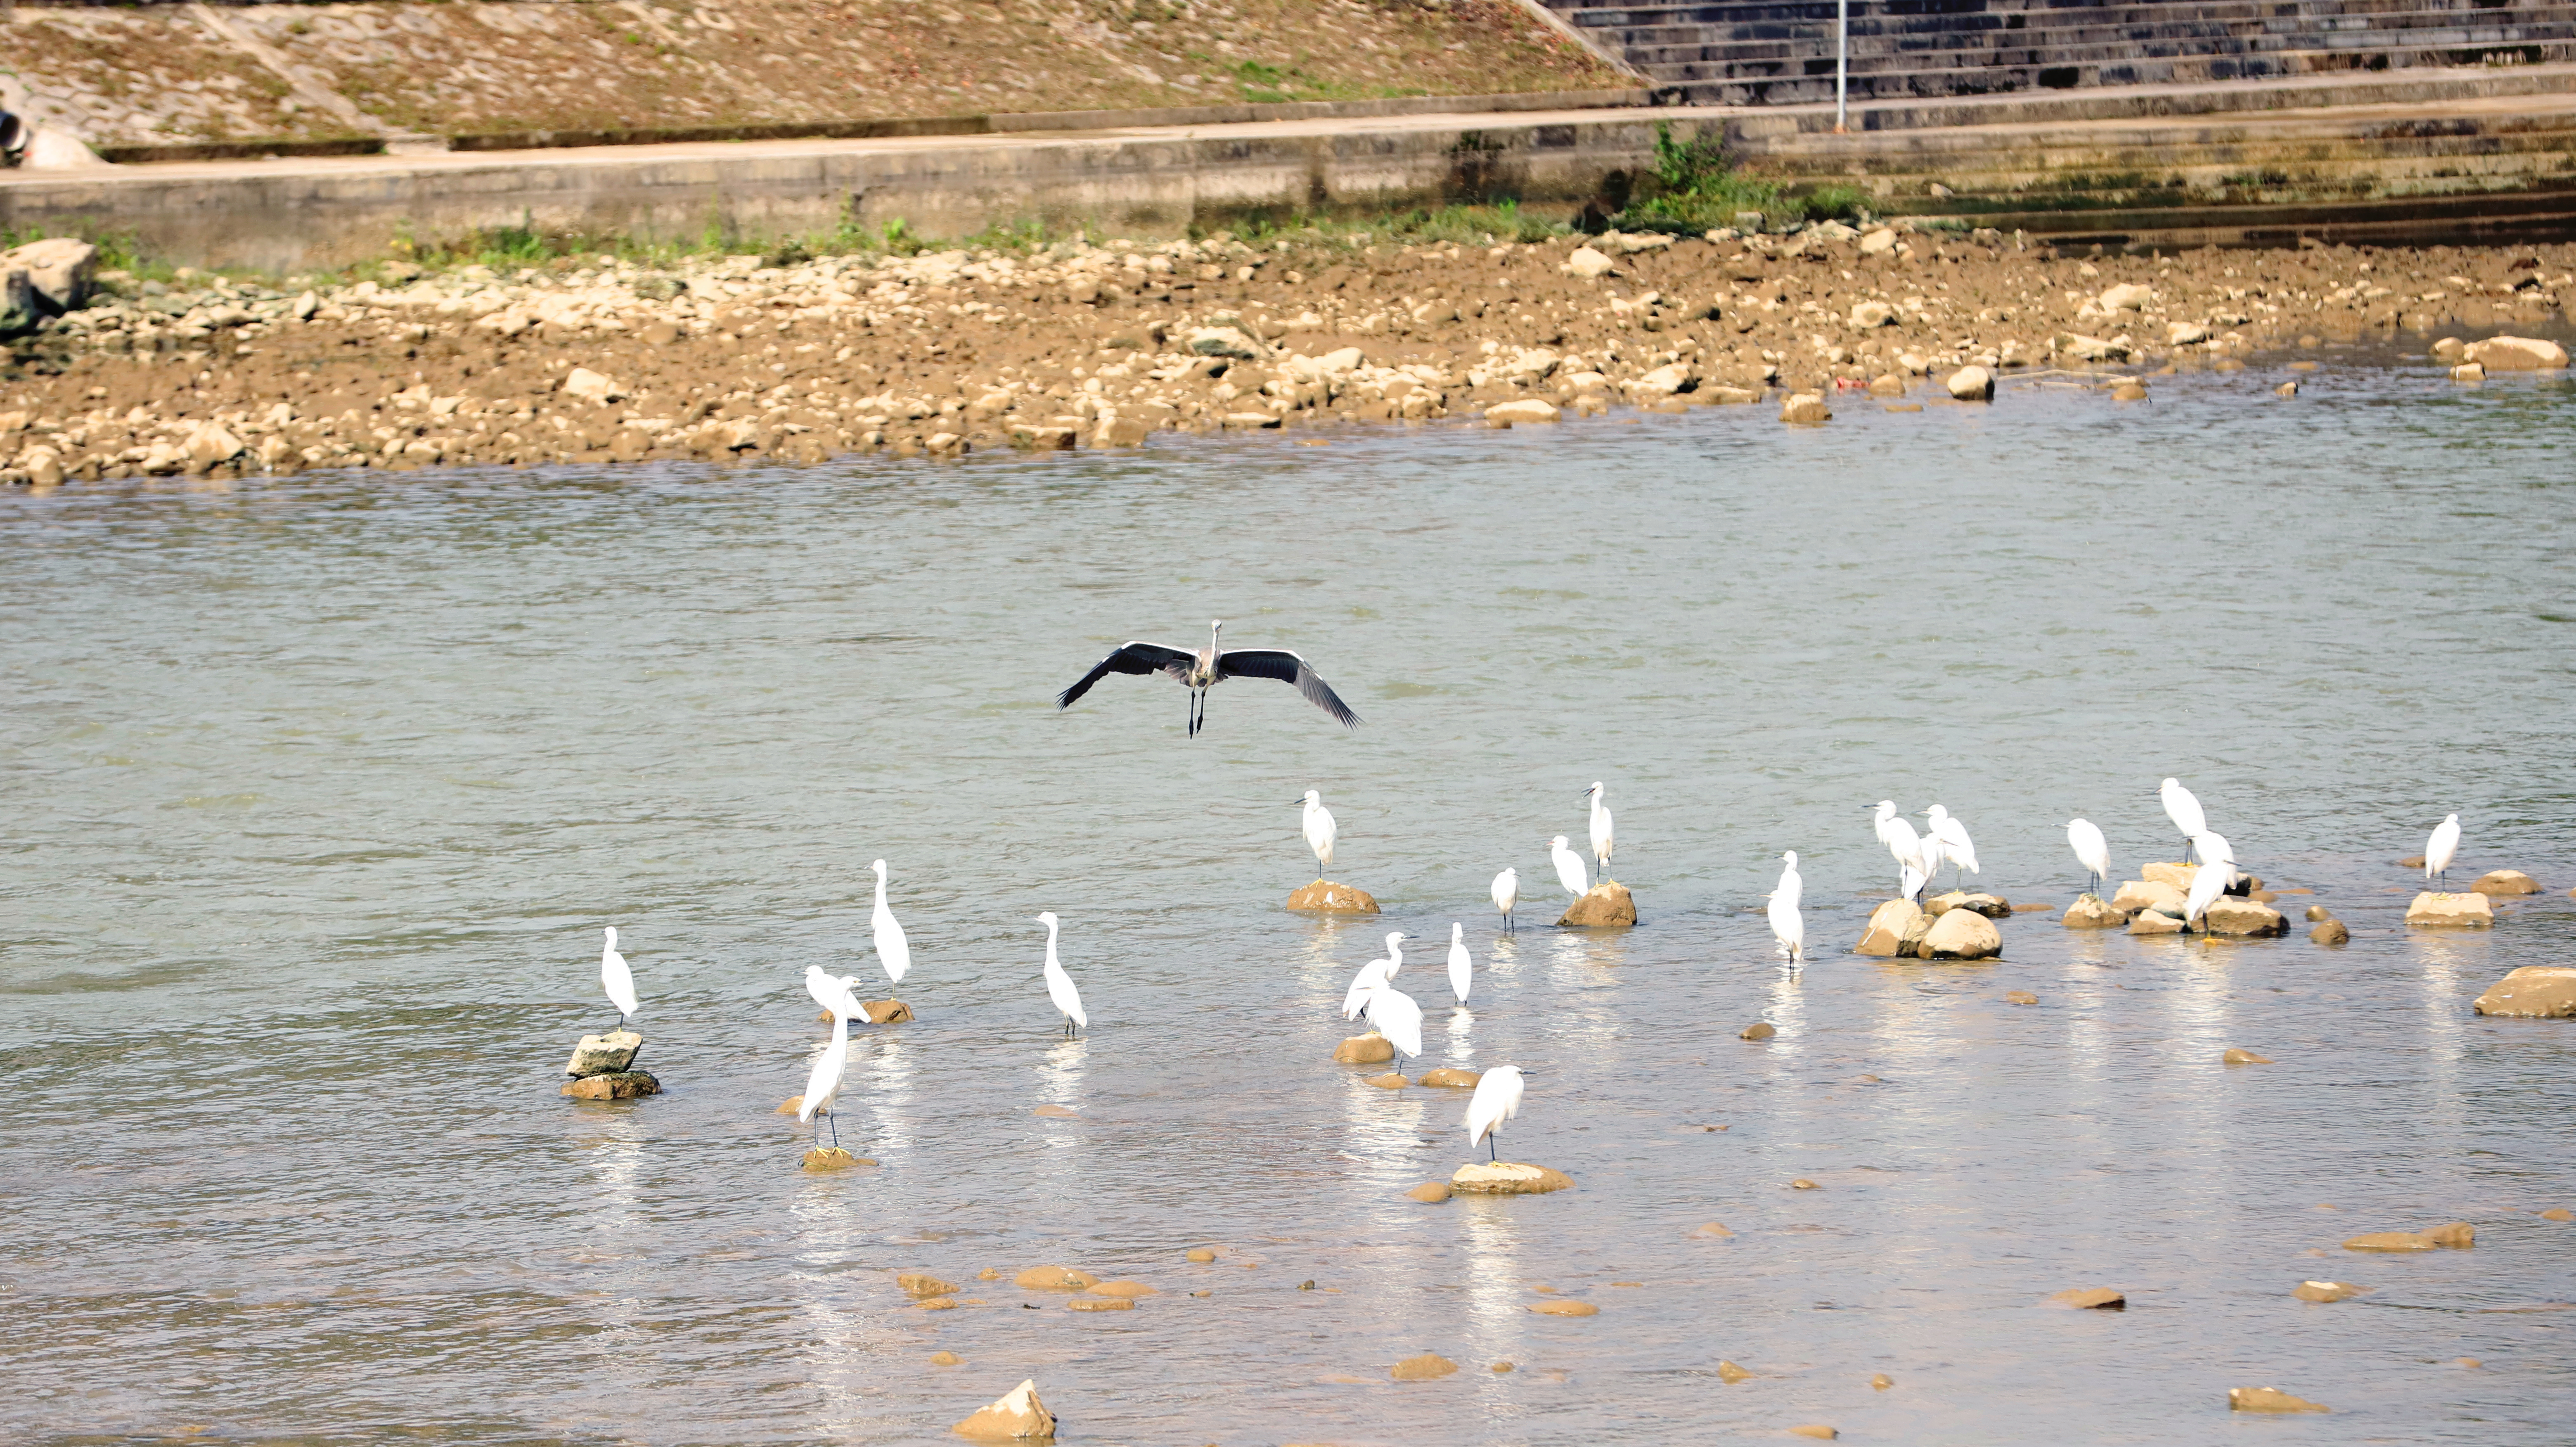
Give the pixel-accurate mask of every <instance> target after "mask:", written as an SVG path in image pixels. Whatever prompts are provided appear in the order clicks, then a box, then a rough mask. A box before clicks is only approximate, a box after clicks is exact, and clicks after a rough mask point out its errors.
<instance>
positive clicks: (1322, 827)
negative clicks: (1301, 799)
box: [1306, 789, 1341, 869]
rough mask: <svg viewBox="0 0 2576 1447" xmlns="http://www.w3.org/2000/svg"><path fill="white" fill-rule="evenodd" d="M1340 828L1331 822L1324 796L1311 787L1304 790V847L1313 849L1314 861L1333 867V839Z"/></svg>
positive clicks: (1319, 864)
mask: <svg viewBox="0 0 2576 1447" xmlns="http://www.w3.org/2000/svg"><path fill="white" fill-rule="evenodd" d="M1340 837H1341V829H1340V827H1339V826H1337V825H1336V824H1334V822H1333V811H1332V810H1330V809H1327V808H1325V807H1324V796H1323V795H1322V794H1319V793H1317V792H1316V791H1314V790H1313V789H1308V790H1307V791H1306V847H1307V848H1309V849H1312V850H1314V851H1315V863H1316V864H1317V865H1318V866H1320V867H1322V868H1325V869H1330V868H1332V867H1333V841H1334V840H1335V839H1338V838H1340Z"/></svg>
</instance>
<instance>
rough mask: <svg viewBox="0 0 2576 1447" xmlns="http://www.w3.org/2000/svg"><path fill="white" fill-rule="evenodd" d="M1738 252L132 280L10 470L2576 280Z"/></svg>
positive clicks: (1754, 381)
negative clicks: (320, 282) (265, 282)
mask: <svg viewBox="0 0 2576 1447" xmlns="http://www.w3.org/2000/svg"><path fill="white" fill-rule="evenodd" d="M1715 236H1716V239H1704V238H1689V239H1683V240H1672V239H1669V238H1665V237H1642V236H1627V237H1621V236H1615V235H1614V236H1610V237H1601V238H1591V239H1586V238H1582V237H1562V238H1554V239H1550V240H1545V241H1540V242H1536V243H1532V244H1510V243H1506V244H1501V245H1493V246H1480V245H1464V244H1458V243H1448V244H1431V243H1419V242H1417V243H1410V244H1397V243H1394V242H1389V241H1384V240H1377V241H1372V240H1371V239H1370V238H1367V237H1365V236H1358V235H1337V236H1333V237H1325V236H1322V235H1318V234H1309V235H1307V236H1305V237H1304V238H1302V239H1300V240H1296V241H1272V242H1268V243H1265V244H1264V245H1262V246H1260V247H1254V246H1251V245H1247V244H1245V243H1243V242H1241V241H1236V240H1231V239H1222V238H1220V239H1215V240H1208V241H1199V242H1175V243H1169V244H1157V245H1151V246H1146V245H1136V246H1128V245H1122V244H1119V243H1111V244H1108V245H1106V246H1091V245H1086V244H1083V243H1060V244H1058V245H1055V246H1052V247H1048V248H1045V249H1043V250H1040V251H1036V252H1032V253H1029V254H1024V255H1009V254H1002V253H997V252H991V251H947V252H937V253H927V254H922V255H916V256H908V257H891V256H846V257H823V258H817V259H812V260H803V261H798V262H796V263H794V264H792V265H781V266H765V265H763V264H762V263H761V261H760V259H758V258H753V257H734V258H711V259H707V260H705V261H700V262H689V263H682V264H678V265H675V266H673V267H671V268H667V269H653V268H645V267H638V266H635V265H631V264H623V263H616V262H613V261H607V260H605V259H602V258H574V259H570V260H567V261H564V262H560V263H557V264H556V265H554V266H550V267H547V268H544V269H527V270H522V271H518V272H514V273H512V274H511V275H508V276H502V275H497V274H494V273H493V272H492V271H491V270H489V269H487V268H483V267H465V268H461V269H457V270H453V271H443V272H438V273H435V274H430V275H417V276H415V275H406V274H405V273H406V272H407V270H408V268H395V269H394V270H392V271H391V272H389V273H387V275H386V279H385V280H382V281H378V280H368V281H361V282H356V283H347V284H336V285H329V286H315V287H312V288H310V289H299V290H293V291H288V290H268V289H264V288H261V287H258V286H254V285H248V284H242V283H236V282H232V281H227V280H220V279H207V278H192V277H183V278H181V279H180V280H179V281H178V282H176V283H173V284H170V285H167V286H165V285H163V284H162V283H149V284H144V283H135V282H133V281H132V280H131V279H119V278H118V277H117V275H116V274H114V273H110V274H109V275H108V276H107V278H105V283H106V288H107V289H106V291H105V292H104V293H103V294H102V295H101V296H100V297H98V298H97V299H96V301H95V302H94V303H93V304H92V305H91V306H89V307H88V308H86V309H84V310H80V311H76V312H73V313H71V314H69V315H67V316H64V317H61V318H58V319H56V320H55V321H53V322H50V323H48V324H47V327H46V330H45V331H43V332H42V333H40V334H38V335H36V336H34V337H30V338H26V339H22V341H21V342H20V343H19V344H18V349H19V364H18V367H17V371H16V375H15V376H14V377H12V378H10V379H8V380H7V381H6V382H5V384H0V458H7V459H9V462H8V464H7V467H6V469H5V471H0V476H5V477H6V478H7V479H8V480H9V481H11V482H20V483H24V482H33V483H36V484H38V485H53V484H54V483H56V482H58V481H60V480H62V479H64V478H94V477H125V476H132V475H137V474H204V473H209V472H211V473H215V474H230V473H239V472H243V471H256V470H275V471H292V470H297V469H303V468H312V467H334V466H339V467H351V466H376V467H384V466H390V467H397V468H402V467H422V466H430V465H435V464H447V465H457V464H465V463H505V464H506V463H516V464H532V463H554V462H575V461H591V462H598V461H606V460H636V459H646V458H695V459H711V460H722V459H747V460H756V459H787V460H797V461H815V460H820V459H823V458H826V457H829V456H833V455H836V454H839V453H843V452H849V451H858V450H875V449H884V450H891V451H893V452H896V453H900V454H910V453H918V452H931V453H941V454H954V453H957V452H961V451H968V450H979V449H992V448H997V447H1011V446H1018V447H1025V448H1059V447H1073V446H1091V445H1129V444H1133V443H1136V442H1139V441H1142V440H1143V439H1144V438H1145V437H1147V436H1149V435H1150V434H1151V433H1152V432H1154V431H1156V430H1160V429H1166V428H1184V429H1193V430H1207V429H1213V428H1219V427H1239V428H1273V427H1289V428H1298V427H1314V426H1324V425H1330V424H1335V423H1345V422H1347V423H1360V422H1386V421H1401V420H1407V419H1433V418H1442V417H1453V418H1454V417H1467V416H1474V415H1480V414H1482V413H1483V412H1484V411H1485V410H1486V409H1487V408H1490V407H1493V406H1495V405H1498V404H1506V403H1516V404H1520V405H1519V406H1517V407H1515V408H1514V409H1513V410H1512V411H1511V412H1507V413H1505V414H1503V415H1505V416H1517V417H1519V418H1521V419H1522V420H1537V419H1538V418H1539V416H1540V414H1543V413H1546V412H1548V411H1550V410H1551V409H1554V410H1557V411H1562V412H1565V413H1583V412H1595V411H1600V410H1604V409H1605V408H1607V407H1608V406H1611V405H1620V404H1627V405H1638V406H1650V407H1660V408H1666V409H1675V408H1685V407H1691V406H1700V405H1709V404H1712V403H1721V404H1722V403H1745V402H1753V401H1757V400H1761V399H1763V398H1764V397H1766V396H1775V397H1776V395H1777V394H1778V393H1780V392H1781V391H1792V392H1819V393H1824V394H1826V395H1828V396H1831V395H1832V394H1833V393H1834V392H1835V391H1836V390H1837V388H1840V389H1842V390H1843V391H1845V392H1849V391H1850V390H1851V389H1856V388H1869V389H1870V390H1872V391H1874V392H1877V393H1880V394H1882V395H1886V396H1890V397H1892V396H1893V394H1895V393H1897V392H1900V391H1902V390H1904V389H1906V388H1908V387H1918V386H1924V385H1926V383H1927V382H1928V383H1939V382H1941V381H1942V380H1943V379H1945V378H1946V377H1947V376H1948V375H1949V374H1951V373H1952V372H1954V371H1955V370H1956V369H1958V368H1960V367H1963V366H1969V365H1982V366H1985V367H1988V368H1992V369H1994V370H1996V371H1997V372H1999V373H2000V374H2001V375H2003V376H2004V377H2005V378H2007V379H2009V378H2010V377H2011V376H2012V375H2013V372H2014V369H2016V368H2021V367H2031V368H2041V367H2071V368H2083V367H2091V368H2098V369H2103V370H2118V371H2120V372H2123V373H2135V372H2142V371H2152V370H2155V369H2158V368H2162V367H2167V366H2171V367H2176V368H2190V367H2202V366H2214V367H2231V366H2239V365H2242V362H2241V361H2239V360H2238V359H2239V358H2241V357H2243V356H2245V355H2247V354H2250V353H2253V352H2257V351H2260V350H2263V349H2266V348H2273V347H2296V346H2299V345H2300V344H2301V343H2302V341H2303V340H2306V341H2307V344H2309V345H2314V344H2315V343H2316V342H2317V341H2331V340H2344V339H2353V338H2358V337H2360V336H2363V335H2364V334H2366V333H2388V334H2402V332H2403V330H2404V329H2408V328H2412V329H2414V330H2415V331H2416V332H2429V331H2431V330H2432V329H2434V328H2437V327H2455V328H2460V329H2466V330H2468V331H2471V332H2475V333H2484V332H2493V331H2502V332H2523V333H2531V332H2542V333H2549V332H2555V331H2556V330H2557V329H2558V328H2559V327H2560V326H2561V325H2563V324H2564V322H2565V321H2566V320H2567V318H2566V314H2565V312H2564V311H2563V310H2562V309H2561V308H2562V306H2563V304H2564V303H2565V302H2566V301H2567V300H2568V299H2569V298H2570V297H2571V296H2576V290H2571V288H2572V287H2576V282H2571V278H2570V275H2569V272H2570V269H2571V267H2576V248H2569V247H2564V246H2548V247H2539V248H2536V249H2534V248H2512V249H2496V250H2466V249H2452V248H2435V249H2432V250H2427V251H2400V250H2378V251H2368V250H2354V249H2344V248H2311V249H2305V250H2295V251H2273V252H2245V251H2235V252H2208V251H2204V252H2193V253H2187V254H2184V255H2180V256H2174V257H2167V258H2162V259H2156V258H2126V257H2100V258H2091V259H2081V258H2071V257H2070V258H2057V257H2053V256H2051V255H2050V254H2048V253H2047V252H2046V251H2044V250H2041V249H2037V248H2030V249H2023V248H2021V247H2018V246H2016V244H2015V243H2014V241H2013V240H2012V239H2011V238H2009V237H2002V236H1995V235H1992V234H1985V235H1981V236H1979V237H1976V238H1963V237H1959V236H1955V235H1952V236H1936V235H1932V234H1928V233H1927V234H1912V233H1907V232H1904V231H1902V230H1890V229H1885V228H1880V229H1876V230H1873V231H1870V232H1866V233H1864V232H1856V231H1853V230H1851V229H1850V228H1847V227H1842V226H1839V225H1830V224H1829V225H1826V226H1822V227H1817V228H1811V229H1809V230H1806V231H1804V232H1802V233H1800V234H1798V235H1794V236H1785V237H1782V236H1753V237H1746V238H1737V237H1734V236H1731V235H1727V234H1725V233H1715ZM1873 384H1874V385H1873ZM1926 395H1929V396H1933V397H1940V398H1946V397H1947V396H1948V393H1947V391H1945V390H1942V389H1941V388H1940V387H1938V386H1931V387H1930V388H1929V390H1928V392H1927V394H1926ZM1539 403H1543V404H1545V406H1533V405H1531V404H1539Z"/></svg>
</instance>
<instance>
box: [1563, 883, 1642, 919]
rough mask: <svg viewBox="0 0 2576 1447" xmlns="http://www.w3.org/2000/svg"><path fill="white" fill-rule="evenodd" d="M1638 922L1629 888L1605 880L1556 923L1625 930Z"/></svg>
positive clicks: (1635, 906)
mask: <svg viewBox="0 0 2576 1447" xmlns="http://www.w3.org/2000/svg"><path fill="white" fill-rule="evenodd" d="M1636 922H1637V901H1635V900H1634V899H1631V898H1629V896H1628V886H1626V885H1624V884H1621V883H1620V882H1619V881H1617V880H1615V879H1605V880H1603V881H1601V882H1600V883H1599V884H1596V885H1594V886H1592V892H1591V893H1589V894H1587V895H1585V896H1583V897H1582V898H1581V899H1578V900H1576V901H1575V902H1574V904H1573V906H1572V907H1571V908H1569V909H1568V910H1566V912H1565V913H1564V914H1563V915H1562V916H1560V917H1559V918H1558V920H1557V923H1558V924H1560V925H1573V926H1577V927H1580V928H1589V929H1616V928H1624V927H1626V926H1628V925H1632V924H1635V923H1636Z"/></svg>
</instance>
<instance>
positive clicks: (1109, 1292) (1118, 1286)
mask: <svg viewBox="0 0 2576 1447" xmlns="http://www.w3.org/2000/svg"><path fill="white" fill-rule="evenodd" d="M1091 1294H1092V1295H1094V1296H1124V1297H1127V1298H1129V1299H1131V1300H1132V1299H1134V1298H1136V1297H1139V1296H1157V1295H1160V1294H1161V1293H1159V1292H1157V1291H1155V1290H1154V1288H1152V1287H1150V1286H1147V1285H1146V1284H1145V1283H1143V1282H1141V1281H1129V1280H1126V1279H1125V1278H1123V1277H1122V1278H1120V1279H1119V1280H1116V1281H1104V1282H1102V1283H1100V1284H1099V1285H1098V1286H1095V1287H1093V1288H1091Z"/></svg>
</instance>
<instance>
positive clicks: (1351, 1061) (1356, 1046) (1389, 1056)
mask: <svg viewBox="0 0 2576 1447" xmlns="http://www.w3.org/2000/svg"><path fill="white" fill-rule="evenodd" d="M1394 1058H1395V1042H1394V1041H1392V1040H1389V1039H1387V1038H1386V1037H1385V1036H1383V1035H1354V1036H1352V1037H1351V1038H1349V1039H1348V1040H1345V1041H1343V1042H1342V1043H1341V1044H1339V1045H1336V1046H1334V1047H1333V1060H1334V1062H1335V1063H1336V1064H1341V1065H1384V1064H1385V1063H1387V1062H1388V1061H1390V1060H1393V1059H1394Z"/></svg>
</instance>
